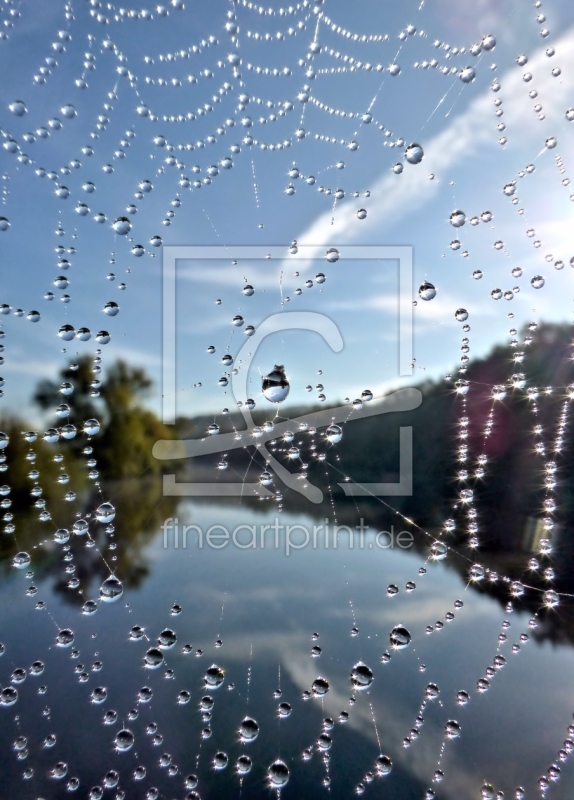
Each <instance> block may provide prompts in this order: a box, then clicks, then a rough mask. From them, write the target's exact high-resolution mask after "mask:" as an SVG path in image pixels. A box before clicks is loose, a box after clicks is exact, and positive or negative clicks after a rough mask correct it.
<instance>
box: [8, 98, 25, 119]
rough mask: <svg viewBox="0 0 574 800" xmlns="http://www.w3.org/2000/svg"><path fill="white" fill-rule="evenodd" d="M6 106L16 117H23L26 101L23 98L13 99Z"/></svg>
mask: <svg viewBox="0 0 574 800" xmlns="http://www.w3.org/2000/svg"><path fill="white" fill-rule="evenodd" d="M8 108H9V109H10V111H11V112H12V113H13V114H14V115H15V116H16V117H23V116H24V114H26V113H27V111H28V109H27V108H26V103H25V102H24V101H23V100H14V102H13V103H10V105H9V106H8Z"/></svg>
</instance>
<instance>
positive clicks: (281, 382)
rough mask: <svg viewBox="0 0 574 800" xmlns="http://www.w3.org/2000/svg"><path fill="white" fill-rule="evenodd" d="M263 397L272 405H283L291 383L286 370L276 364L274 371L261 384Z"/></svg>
mask: <svg viewBox="0 0 574 800" xmlns="http://www.w3.org/2000/svg"><path fill="white" fill-rule="evenodd" d="M261 389H262V391H263V395H264V396H265V398H266V399H267V400H269V402H270V403H282V402H283V400H285V398H286V397H287V395H288V394H289V389H290V385H289V381H288V380H287V376H286V375H285V368H284V367H283V366H282V365H278V364H276V365H275V366H274V367H273V370H272V371H271V372H270V373H269V374H268V375H266V376H265V377H264V378H263V380H262V382H261Z"/></svg>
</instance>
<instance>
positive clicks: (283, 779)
mask: <svg viewBox="0 0 574 800" xmlns="http://www.w3.org/2000/svg"><path fill="white" fill-rule="evenodd" d="M267 777H268V779H269V785H270V786H271V788H273V789H281V788H282V787H283V786H285V785H286V784H287V781H288V780H289V768H288V767H287V764H286V763H285V762H284V761H281V759H277V761H274V762H273V764H271V766H270V767H269V769H268V770H267Z"/></svg>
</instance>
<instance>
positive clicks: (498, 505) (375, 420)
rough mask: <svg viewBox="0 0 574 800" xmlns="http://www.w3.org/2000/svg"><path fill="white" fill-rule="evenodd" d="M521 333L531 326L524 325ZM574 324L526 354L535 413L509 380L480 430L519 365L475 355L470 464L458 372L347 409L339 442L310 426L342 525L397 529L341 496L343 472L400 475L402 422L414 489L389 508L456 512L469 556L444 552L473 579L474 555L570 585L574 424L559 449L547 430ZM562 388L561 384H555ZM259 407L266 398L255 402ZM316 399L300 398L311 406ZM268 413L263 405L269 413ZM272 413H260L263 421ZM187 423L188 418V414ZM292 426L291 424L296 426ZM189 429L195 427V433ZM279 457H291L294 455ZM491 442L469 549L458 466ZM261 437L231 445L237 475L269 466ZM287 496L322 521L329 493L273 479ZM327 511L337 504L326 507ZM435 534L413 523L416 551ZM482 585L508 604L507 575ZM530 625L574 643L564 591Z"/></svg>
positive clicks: (209, 468)
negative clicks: (377, 404)
mask: <svg viewBox="0 0 574 800" xmlns="http://www.w3.org/2000/svg"><path fill="white" fill-rule="evenodd" d="M525 333H529V331H526V332H525ZM570 339H571V334H570V330H569V329H568V328H567V327H566V326H563V327H562V326H555V325H541V326H540V327H539V328H538V330H537V331H536V333H535V334H533V342H532V343H531V344H530V345H529V346H528V359H527V361H526V362H525V366H524V367H522V368H523V369H524V370H525V372H526V373H527V374H526V378H527V388H528V387H534V386H537V387H538V388H539V390H540V395H539V397H538V399H537V406H538V413H537V414H536V416H535V415H534V414H533V413H532V402H531V401H530V400H528V399H527V397H526V393H525V390H512V389H508V393H507V395H506V397H505V399H504V400H503V401H501V402H497V403H496V406H495V418H494V422H495V424H494V427H493V430H492V433H491V435H490V436H489V437H488V438H487V439H486V440H485V439H484V429H485V422H486V419H487V416H488V414H489V413H490V410H491V408H492V402H493V401H492V396H491V387H492V386H493V385H494V384H507V387H508V382H509V378H510V375H511V374H512V373H513V372H518V371H519V370H520V369H521V367H520V366H514V365H513V364H512V362H511V360H510V359H509V355H508V353H509V351H508V349H507V348H502V347H497V348H495V349H494V350H493V351H492V352H491V353H490V354H489V355H488V356H487V357H486V358H484V359H482V360H477V361H474V362H473V363H472V364H470V365H469V369H468V372H467V373H466V375H465V376H464V377H465V378H466V379H467V380H468V381H469V382H470V392H469V395H468V403H467V415H468V418H469V424H468V431H469V436H468V440H467V443H468V446H469V453H470V454H471V457H470V458H469V461H468V462H466V463H463V462H457V461H456V449H457V445H458V441H457V438H456V434H457V431H458V429H459V425H458V420H459V416H460V414H461V410H460V409H461V404H460V401H459V400H457V399H456V398H455V396H454V393H453V391H452V383H451V384H446V385H445V384H444V383H432V382H430V381H429V382H427V383H425V384H423V385H421V386H420V387H419V388H420V389H421V391H422V393H423V398H424V399H423V403H422V405H421V406H420V408H418V409H416V410H414V411H410V412H404V413H396V414H385V415H381V416H378V417H377V416H374V417H367V418H364V419H361V417H360V414H352V415H351V420H352V421H350V422H347V423H346V424H345V426H344V429H343V439H342V441H341V442H340V444H338V445H336V446H335V447H334V448H333V447H330V446H328V445H327V444H326V443H325V440H324V438H322V436H321V431H319V432H318V433H317V434H316V435H315V437H309V435H308V434H301V435H298V436H297V439H301V440H302V441H303V442H304V444H303V445H302V447H301V453H302V458H303V459H304V460H305V461H306V462H307V463H308V464H309V470H308V474H309V479H310V481H311V482H312V483H314V484H315V485H317V486H319V487H320V488H321V489H322V490H323V492H324V493H325V496H326V498H327V497H328V496H329V492H330V491H333V493H334V495H335V497H336V504H335V510H336V517H337V523H338V524H340V525H349V526H351V527H354V526H355V525H356V524H357V522H358V520H359V518H360V517H361V516H362V517H363V518H364V519H365V521H366V522H367V524H369V525H370V526H371V528H373V529H375V530H384V529H386V530H388V529H389V527H388V526H390V525H393V524H394V525H395V531H398V530H401V529H402V528H403V527H407V526H403V524H402V523H401V519H400V518H399V517H397V516H396V515H394V514H393V513H392V512H391V511H389V510H388V508H386V506H385V505H384V504H383V503H381V502H379V501H378V500H376V499H374V498H373V499H369V498H357V499H350V498H344V497H342V494H341V490H340V489H339V487H338V486H337V484H338V483H341V482H343V481H344V477H345V476H347V475H348V476H349V477H350V478H351V480H353V481H354V482H357V483H363V482H364V483H372V482H380V481H385V482H386V481H397V480H398V478H399V474H398V473H399V428H400V427H401V426H412V428H413V456H414V474H413V495H412V497H391V498H384V500H385V502H388V503H389V504H390V505H391V506H392V507H393V508H394V509H397V510H399V511H400V512H401V513H403V514H404V515H405V516H407V517H409V518H412V519H414V520H416V522H417V523H418V525H420V526H421V527H422V528H423V529H425V530H427V531H428V532H429V533H431V534H432V535H433V536H438V535H439V534H440V532H441V530H443V522H444V520H445V519H446V518H449V517H450V518H453V519H455V521H456V531H455V532H454V533H452V534H450V535H448V536H447V537H446V541H447V542H448V544H450V545H452V546H453V547H455V548H456V549H457V550H458V551H460V552H461V553H462V554H464V555H465V556H466V557H467V558H468V559H471V561H468V560H466V559H463V558H457V557H453V558H449V559H447V561H446V562H445V564H446V565H447V566H448V567H451V568H452V569H455V570H457V571H458V572H459V573H460V574H461V575H462V576H463V577H464V579H465V580H466V578H467V575H468V569H469V567H470V565H471V563H472V562H474V561H478V562H480V563H481V564H483V565H484V566H486V567H488V568H489V569H490V570H492V571H494V572H496V573H498V574H499V575H507V576H510V577H511V578H512V579H513V580H521V579H522V580H523V581H524V582H525V583H527V584H529V585H532V586H535V587H539V588H540V589H543V590H545V589H547V588H548V587H549V583H548V582H547V581H545V580H544V578H543V576H542V572H543V570H544V568H545V567H547V566H550V565H552V566H553V567H554V570H555V573H556V580H555V581H554V587H555V588H556V589H557V590H558V591H561V592H567V593H573V594H574V570H573V568H572V565H573V564H574V540H573V538H572V537H571V536H570V535H569V531H571V530H572V528H574V424H572V423H571V422H570V423H569V425H568V427H567V429H566V431H565V433H564V436H563V450H562V452H561V453H553V452H552V450H551V445H552V440H553V439H554V436H555V433H556V423H557V419H558V416H559V414H560V412H561V408H562V405H563V403H564V400H565V399H566V397H567V394H566V392H565V391H564V388H563V387H565V386H568V385H569V384H570V383H571V382H572V380H573V377H572V362H571V360H570ZM547 386H553V387H556V388H555V389H554V391H553V392H552V393H551V394H545V393H544V389H545V387H547ZM559 387H562V388H559ZM258 410H261V409H258ZM308 410H309V409H305V411H306V412H307V411H308ZM269 418H270V415H268V416H267V419H269ZM264 419H265V417H262V418H261V420H258V422H259V423H261V422H263V421H264ZM182 424H183V423H182ZM535 424H540V425H541V426H542V429H543V434H542V436H538V437H537V436H536V435H535V434H534V430H533V429H534V425H535ZM205 427H206V426H205V424H199V422H198V421H196V420H191V421H188V422H187V428H188V430H192V431H197V430H198V429H199V430H203V431H204V430H205ZM293 430H296V427H293ZM193 435H195V436H197V432H196V433H194V434H193ZM312 441H315V442H316V443H317V452H320V451H323V452H325V453H326V455H327V464H328V466H327V467H326V466H325V463H322V462H319V461H318V460H317V459H314V458H313V457H312V451H311V450H310V448H309V444H310V443H311V442H312ZM537 441H544V442H545V443H546V457H545V458H543V457H542V456H539V455H537V454H536V453H535V450H534V445H535V443H536V442H537ZM285 449H286V448H283V455H281V452H280V451H281V447H279V450H278V453H277V455H278V457H279V458H280V460H281V461H282V463H284V464H285V465H286V466H287V467H288V468H289V462H288V461H287V459H286V456H285ZM481 453H484V454H486V455H487V457H488V462H487V465H486V472H485V477H484V479H483V480H482V479H477V480H476V481H471V483H472V484H473V488H474V493H475V498H476V503H475V507H476V509H477V510H478V518H477V522H478V525H479V529H478V536H479V539H480V543H481V546H480V548H479V550H478V551H473V550H471V549H470V548H469V546H468V533H467V530H468V522H469V520H468V517H467V514H466V510H465V508H464V506H461V505H459V507H458V508H455V507H454V505H455V504H456V502H457V499H458V489H459V486H458V485H457V481H456V472H457V471H458V470H459V469H467V470H468V472H469V473H470V475H472V474H473V473H474V471H475V469H476V468H477V466H478V464H477V461H476V457H477V456H478V455H479V454H481ZM254 454H255V447H249V448H247V449H246V450H243V451H242V450H236V451H233V452H230V453H229V454H228V458H227V461H228V462H229V466H230V469H228V470H227V473H228V474H229V477H230V479H232V480H238V476H239V475H240V476H245V479H246V480H249V481H253V482H254V481H257V480H258V478H259V475H260V474H261V471H262V469H263V460H262V459H261V458H259V457H257V456H255V459H254V461H253V463H251V464H250V459H251V458H253V457H254ZM550 458H552V459H553V460H554V461H555V462H556V464H557V468H558V471H557V476H558V481H559V482H558V486H557V490H556V492H555V496H556V501H557V506H558V508H557V510H556V512H555V513H554V514H553V515H552V516H553V518H554V520H555V528H554V530H553V531H552V533H551V534H544V532H543V527H542V517H543V516H544V510H543V500H544V497H545V493H544V489H543V483H544V472H543V468H544V463H545V461H547V460H549V459H550ZM216 460H217V457H215V458H214V457H204V458H202V459H197V460H196V462H195V463H194V466H193V468H192V469H193V472H192V473H191V474H192V476H193V475H201V474H202V473H203V477H202V478H199V479H203V480H206V479H208V478H206V477H205V476H206V475H207V474H209V472H210V473H211V476H212V479H213V475H214V474H216V473H214V467H215V463H216ZM275 485H276V488H280V489H281V491H282V494H283V496H284V500H283V506H284V508H285V509H286V510H289V511H293V512H301V511H302V510H303V511H304V512H305V514H307V515H309V516H312V517H315V518H316V519H318V520H321V519H322V518H323V517H324V516H325V508H326V507H325V504H321V505H317V506H315V505H313V504H311V503H307V502H304V501H302V500H301V498H300V496H299V495H297V494H296V493H294V492H292V491H290V490H289V489H287V488H286V487H284V486H282V485H280V484H278V483H277V482H276V484H275ZM242 502H243V503H244V504H245V505H247V506H248V507H249V508H250V509H252V510H253V512H254V513H256V512H257V511H260V512H264V513H268V509H269V505H268V504H263V503H260V502H258V501H257V500H256V499H255V500H251V499H249V498H245V499H244V500H243V501H242ZM330 516H331V518H332V517H333V514H331V515H330ZM544 535H546V536H548V538H551V540H552V543H553V554H552V559H551V561H550V560H549V559H545V558H544V557H539V562H540V569H538V570H537V571H528V570H527V566H528V561H529V559H530V558H531V557H534V556H535V557H538V555H537V552H538V550H537V544H538V542H539V540H540V538H542V536H544ZM429 544H430V540H429V538H428V537H426V536H425V535H424V534H422V533H419V534H416V537H415V547H414V550H415V551H418V552H419V553H421V554H426V553H427V552H428V547H429ZM471 586H472V588H473V589H474V590H475V591H479V592H483V593H485V594H488V595H490V596H492V597H494V598H496V599H497V600H498V601H499V602H500V603H501V604H502V605H503V606H505V605H506V603H507V602H508V601H509V600H510V599H511V598H510V592H509V586H508V584H507V583H505V582H503V581H501V580H498V581H496V582H489V581H483V582H481V583H474V584H471ZM514 605H515V607H516V608H526V609H528V610H529V611H530V612H532V613H535V612H537V611H540V609H541V605H542V604H541V593H540V592H534V591H528V590H527V592H526V593H525V595H524V596H523V597H521V598H520V599H518V600H514ZM533 635H534V636H538V637H541V638H545V639H549V640H551V641H555V642H560V641H562V642H568V643H574V604H570V603H569V601H567V600H566V599H562V601H561V604H560V606H559V607H558V608H557V609H555V610H547V611H546V610H545V611H543V612H542V614H541V623H540V625H539V627H538V628H537V629H536V630H535V632H534V633H533Z"/></svg>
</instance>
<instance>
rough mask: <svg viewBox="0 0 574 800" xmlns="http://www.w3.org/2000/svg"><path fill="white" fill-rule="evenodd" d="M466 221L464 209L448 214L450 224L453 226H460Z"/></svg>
mask: <svg viewBox="0 0 574 800" xmlns="http://www.w3.org/2000/svg"><path fill="white" fill-rule="evenodd" d="M465 222H466V214H465V213H464V211H458V210H457V211H453V212H452V214H451V215H450V224H451V225H452V226H453V228H462V226H463V225H464V223H465Z"/></svg>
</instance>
